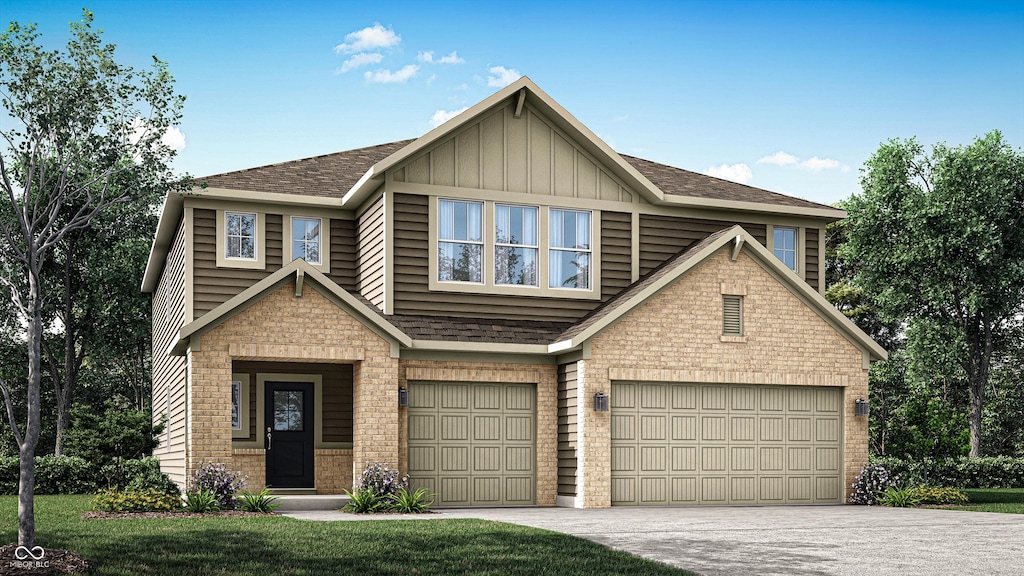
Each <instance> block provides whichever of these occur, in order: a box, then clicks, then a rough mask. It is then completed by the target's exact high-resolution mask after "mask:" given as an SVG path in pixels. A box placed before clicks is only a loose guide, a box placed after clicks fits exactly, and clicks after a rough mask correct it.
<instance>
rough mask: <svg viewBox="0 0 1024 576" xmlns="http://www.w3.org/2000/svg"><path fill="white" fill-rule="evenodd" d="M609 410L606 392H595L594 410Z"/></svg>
mask: <svg viewBox="0 0 1024 576" xmlns="http://www.w3.org/2000/svg"><path fill="white" fill-rule="evenodd" d="M607 411H608V397H607V396H605V394H604V392H598V393H597V394H594V412H607Z"/></svg>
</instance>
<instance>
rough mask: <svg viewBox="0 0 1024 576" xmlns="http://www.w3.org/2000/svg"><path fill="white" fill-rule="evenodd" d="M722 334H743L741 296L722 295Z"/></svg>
mask: <svg viewBox="0 0 1024 576" xmlns="http://www.w3.org/2000/svg"><path fill="white" fill-rule="evenodd" d="M722 335H723V336H742V335H743V297H742V296H729V295H725V296H722Z"/></svg>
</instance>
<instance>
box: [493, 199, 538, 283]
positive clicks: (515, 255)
mask: <svg viewBox="0 0 1024 576" xmlns="http://www.w3.org/2000/svg"><path fill="white" fill-rule="evenodd" d="M494 283H495V284H510V285H513V286H536V285H537V208H536V207H533V206H510V205H506V204H496V205H495V206H494Z"/></svg>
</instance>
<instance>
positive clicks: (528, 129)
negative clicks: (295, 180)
mask: <svg viewBox="0 0 1024 576" xmlns="http://www.w3.org/2000/svg"><path fill="white" fill-rule="evenodd" d="M394 179H395V181H396V182H409V183H416V184H431V185H434V186H450V187H458V188H476V189H482V190H495V191H503V192H523V193H528V194H543V195H547V196H562V197H570V198H592V199H595V200H598V199H599V200H613V201H619V202H632V201H633V194H634V193H633V191H631V190H629V189H628V188H626V187H625V186H623V185H622V184H621V183H620V182H619V181H618V180H616V179H615V178H613V177H612V176H611V175H610V173H609V171H607V170H605V169H604V167H602V166H601V165H600V164H599V163H598V162H596V161H595V159H594V158H593V157H591V156H590V155H589V154H587V153H586V152H584V151H583V150H581V149H580V148H579V147H578V146H576V145H575V144H574V143H573V142H572V141H571V140H570V139H569V138H568V137H566V135H565V134H564V133H562V132H561V130H559V129H558V128H556V127H554V126H553V124H552V123H550V122H549V121H548V120H547V119H546V118H544V117H543V116H542V115H541V114H539V113H538V112H537V111H535V110H533V109H532V108H531V107H530V105H529V102H527V104H526V106H525V107H524V110H523V112H522V114H521V115H520V117H519V118H516V117H515V112H514V108H513V104H509V105H507V106H504V107H502V108H500V109H497V110H495V111H494V112H492V113H491V114H489V115H487V116H486V117H485V118H483V119H481V120H480V121H479V122H475V123H473V124H470V125H469V126H467V127H465V128H463V129H461V130H459V131H458V132H457V133H456V134H454V135H452V136H450V137H448V138H446V139H444V140H441V141H440V142H439V143H438V144H437V145H435V146H434V147H432V148H431V149H430V150H428V151H426V152H424V153H423V154H420V155H419V156H418V157H416V158H413V159H412V160H410V161H409V162H407V163H405V164H403V165H399V166H398V167H397V168H396V169H395V170H394Z"/></svg>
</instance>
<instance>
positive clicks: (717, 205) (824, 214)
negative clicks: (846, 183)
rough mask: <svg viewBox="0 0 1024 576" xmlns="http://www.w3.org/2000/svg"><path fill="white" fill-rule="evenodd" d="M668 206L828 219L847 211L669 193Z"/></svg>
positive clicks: (836, 217)
mask: <svg viewBox="0 0 1024 576" xmlns="http://www.w3.org/2000/svg"><path fill="white" fill-rule="evenodd" d="M661 203H662V204H664V205H666V206H682V207H687V208H705V209H721V210H734V211H739V212H753V213H759V214H782V215H786V216H808V217H811V218H824V219H828V220H842V219H843V218H846V211H845V210H840V209H838V208H812V207H809V206H789V205H786V204H764V203H761V202H743V201H739V200H719V199H717V198H699V197H696V196H676V195H672V194H668V195H666V196H665V199H664V200H663V201H662V202H661Z"/></svg>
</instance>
